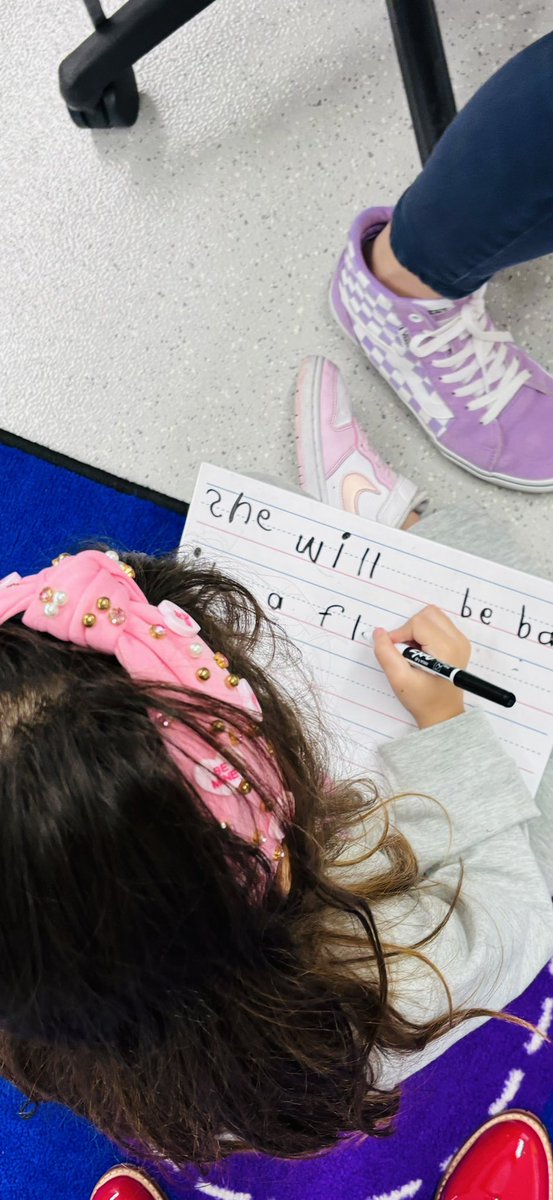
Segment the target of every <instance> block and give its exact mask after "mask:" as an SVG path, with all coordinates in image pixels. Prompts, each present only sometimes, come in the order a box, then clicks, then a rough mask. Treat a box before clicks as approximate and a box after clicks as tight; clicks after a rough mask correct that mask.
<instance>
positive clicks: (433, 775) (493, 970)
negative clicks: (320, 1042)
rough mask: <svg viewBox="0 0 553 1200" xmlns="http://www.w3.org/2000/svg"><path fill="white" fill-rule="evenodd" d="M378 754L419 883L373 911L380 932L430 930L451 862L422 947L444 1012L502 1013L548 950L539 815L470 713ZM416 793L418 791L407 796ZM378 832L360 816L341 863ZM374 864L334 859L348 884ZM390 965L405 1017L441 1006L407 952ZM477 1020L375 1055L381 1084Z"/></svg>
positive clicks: (426, 972)
mask: <svg viewBox="0 0 553 1200" xmlns="http://www.w3.org/2000/svg"><path fill="white" fill-rule="evenodd" d="M380 757H381V762H382V765H383V769H384V773H385V777H386V780H387V788H386V791H385V792H384V794H388V795H390V796H393V795H399V794H400V793H402V792H406V793H408V795H407V796H406V797H405V798H402V799H399V800H397V801H396V802H395V803H394V804H393V805H392V806H391V810H390V816H391V818H392V822H393V824H394V825H395V826H396V827H397V829H398V830H400V831H401V832H402V833H404V834H405V836H406V838H407V840H408V841H409V842H410V844H411V846H412V847H413V849H414V851H415V853H416V855H417V859H418V863H419V867H420V872H421V876H422V879H421V884H420V885H419V886H418V887H417V888H416V890H415V892H414V893H410V894H409V895H407V896H402V897H400V898H399V899H398V898H394V899H392V900H388V901H386V902H385V903H381V904H379V905H378V907H377V908H375V910H374V915H375V918H376V922H377V926H378V929H379V933H380V935H381V937H383V938H384V939H386V940H388V941H390V942H393V943H395V944H400V945H403V946H411V945H414V944H415V943H416V942H418V941H420V939H421V938H423V937H425V936H426V935H427V934H428V933H430V932H431V931H432V930H433V929H434V928H435V927H436V926H437V925H439V923H440V921H441V920H442V919H443V917H444V915H445V913H446V911H447V909H448V907H449V904H450V901H451V898H452V894H453V892H454V890H455V888H456V886H457V883H458V880H459V871H460V869H461V864H462V870H463V877H462V887H461V893H460V897H459V899H458V901H457V904H456V906H455V909H454V911H453V912H452V914H451V916H450V918H449V920H448V921H447V923H446V925H445V926H444V928H443V930H442V931H441V932H440V933H438V934H437V935H436V937H435V938H434V939H433V940H432V941H431V942H429V943H428V945H427V946H426V947H425V948H424V949H423V953H424V954H425V955H426V956H427V958H428V959H430V961H431V962H432V963H434V964H435V966H437V967H438V968H439V970H440V971H441V972H442V974H443V976H444V978H445V980H446V982H447V984H448V987H449V989H450V992H451V998H452V1002H453V1005H454V1007H466V1006H472V1007H485V1008H492V1009H502V1008H504V1007H505V1005H506V1004H509V1003H510V1001H512V1000H514V998H515V997H516V996H518V995H520V993H521V992H523V991H524V989H525V988H526V987H527V986H528V985H529V984H530V983H531V981H532V980H533V979H534V977H535V976H536V975H537V973H538V971H540V969H541V968H542V967H543V966H544V965H545V964H546V963H547V961H548V960H549V959H550V958H551V957H552V956H553V905H552V903H551V898H550V897H551V890H552V887H553V841H552V840H551V839H550V838H548V837H547V836H544V828H543V825H544V823H545V825H546V826H547V822H548V816H547V814H546V815H544V814H543V812H542V811H540V808H539V807H538V805H537V804H536V803H535V802H534V800H533V799H532V797H531V795H530V793H529V791H528V789H527V787H526V784H525V783H524V780H523V778H522V776H521V774H520V772H519V770H518V768H517V767H516V766H515V764H514V762H513V761H512V759H511V758H510V757H509V755H508V754H507V753H506V751H505V750H504V749H503V746H502V745H501V743H500V742H499V741H498V739H497V738H496V736H495V734H494V732H493V730H492V728H491V725H490V723H489V721H488V720H487V718H486V716H485V715H484V714H483V713H481V712H478V711H476V710H474V711H472V712H468V713H465V714H464V715H463V716H460V717H456V718H454V719H453V720H450V721H445V722H444V723H443V724H440V725H435V726H433V727H431V728H430V729H425V730H421V731H419V732H416V733H412V734H409V735H408V736H407V737H402V738H399V739H398V740H397V741H394V742H391V743H389V744H387V745H386V746H384V747H382V748H381V750H380ZM419 790H420V792H422V793H424V794H425V796H417V795H416V793H417V792H418V791H419ZM426 797H433V800H431V799H428V798H426ZM436 801H437V802H438V803H436ZM550 823H551V828H552V829H553V821H551V822H550ZM380 828H381V826H380V819H379V818H378V816H377V817H376V819H375V815H374V814H373V815H372V816H369V818H368V819H366V820H365V822H364V823H363V822H360V823H359V825H358V826H357V827H356V829H355V830H354V833H353V838H352V839H351V840H350V839H348V843H347V845H346V846H345V849H344V852H343V855H342V858H343V859H344V860H346V859H347V858H349V857H353V856H354V855H355V853H356V852H359V851H360V850H362V849H363V848H367V847H368V846H369V845H374V843H375V839H376V838H377V836H378V832H379V830H380ZM545 832H546V833H547V829H546V830H545ZM548 851H549V853H547V852H548ZM384 867H385V862H384V860H383V859H382V857H381V855H380V854H379V853H377V854H376V855H373V856H372V857H371V858H370V859H368V860H367V861H365V862H364V863H361V864H359V865H357V866H355V867H348V866H347V865H346V863H345V861H344V862H343V863H342V862H340V860H339V863H338V864H337V868H338V874H339V875H340V876H341V877H343V878H344V880H350V881H352V882H353V881H354V880H355V879H356V878H359V877H361V876H362V875H363V872H364V873H365V877H366V874H367V872H368V871H375V870H378V869H383V868H384ZM356 932H358V926H357V927H356ZM392 961H393V965H392V966H391V967H390V971H391V974H390V999H391V1000H392V1002H393V1003H395V1004H396V1005H397V1007H398V1009H399V1010H400V1011H401V1012H402V1013H403V1014H404V1015H405V1016H408V1017H409V1018H411V1019H413V1020H422V1019H424V1020H428V1019H431V1018H433V1017H437V1016H441V1015H443V1014H445V1013H447V997H446V994H445V992H444V988H443V985H442V984H441V983H440V981H439V979H438V978H437V976H436V975H435V973H434V972H433V971H432V970H431V969H430V968H429V967H428V966H425V965H424V964H422V963H421V962H420V961H418V960H417V959H413V958H409V957H407V956H401V957H399V958H397V959H395V960H392ZM481 1023H482V1020H474V1021H470V1022H469V1021H467V1022H465V1023H463V1024H462V1025H461V1026H460V1027H459V1028H457V1029H454V1030H452V1031H450V1032H448V1033H447V1034H445V1035H443V1036H442V1037H441V1038H439V1039H438V1040H437V1041H435V1042H432V1043H431V1044H430V1045H429V1046H427V1047H426V1048H425V1050H424V1051H422V1052H421V1053H418V1054H409V1055H398V1054H391V1055H388V1056H386V1057H384V1056H381V1059H380V1064H381V1074H380V1082H381V1083H382V1085H384V1086H392V1085H393V1084H395V1083H397V1082H399V1081H400V1080H402V1079H405V1078H407V1076H409V1075H412V1074H413V1073H414V1072H415V1071H418V1070H420V1069H421V1067H424V1066H426V1065H427V1063H429V1062H431V1061H432V1059H434V1058H437V1057H438V1056H439V1055H440V1054H442V1053H443V1052H444V1050H446V1049H447V1048H448V1047H449V1046H451V1045H452V1044H453V1043H454V1042H456V1041H457V1040H458V1039H459V1038H461V1037H464V1036H465V1035H466V1034H467V1033H469V1032H470V1030H472V1029H473V1028H474V1027H475V1026H476V1025H479V1024H481Z"/></svg>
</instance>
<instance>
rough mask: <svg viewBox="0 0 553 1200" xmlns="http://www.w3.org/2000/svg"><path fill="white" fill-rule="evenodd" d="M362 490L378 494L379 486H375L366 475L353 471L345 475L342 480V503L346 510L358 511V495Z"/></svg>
mask: <svg viewBox="0 0 553 1200" xmlns="http://www.w3.org/2000/svg"><path fill="white" fill-rule="evenodd" d="M363 492H372V493H373V495H375V496H379V495H380V488H378V487H375V485H374V483H371V481H370V479H367V476H366V475H359V474H358V473H356V472H354V473H353V474H352V475H346V476H345V478H344V479H343V480H342V504H343V506H344V508H345V509H346V512H352V513H359V497H360V496H361V495H362V493H363Z"/></svg>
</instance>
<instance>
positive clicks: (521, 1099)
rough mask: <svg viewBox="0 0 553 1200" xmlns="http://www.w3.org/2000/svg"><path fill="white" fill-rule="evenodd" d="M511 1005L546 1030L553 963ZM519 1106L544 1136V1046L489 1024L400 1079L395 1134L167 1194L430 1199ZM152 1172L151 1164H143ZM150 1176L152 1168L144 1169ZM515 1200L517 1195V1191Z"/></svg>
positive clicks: (552, 1110)
mask: <svg viewBox="0 0 553 1200" xmlns="http://www.w3.org/2000/svg"><path fill="white" fill-rule="evenodd" d="M511 1011H512V1012H513V1013H515V1014H516V1015H517V1016H521V1017H524V1018H525V1019H526V1020H529V1021H531V1022H532V1023H533V1024H535V1025H539V1026H540V1028H541V1029H543V1030H544V1031H545V1029H546V1028H549V1023H550V1021H551V1019H552V1015H553V962H552V963H551V964H550V965H549V966H548V967H545V968H544V970H543V971H542V972H541V974H540V975H538V977H537V979H535V980H534V982H533V984H532V985H531V986H530V987H529V988H528V990H527V991H526V992H525V993H524V995H523V996H521V997H520V998H519V999H518V1000H517V1001H516V1003H515V1004H513V1005H512V1008H511ZM506 1108H526V1109H529V1110H530V1111H532V1112H534V1113H537V1114H538V1115H539V1116H541V1118H542V1120H544V1121H545V1123H546V1124H547V1126H548V1128H549V1132H550V1134H551V1133H552V1132H553V1046H549V1045H547V1043H544V1042H543V1041H542V1039H541V1038H538V1037H536V1036H535V1035H532V1034H530V1033H528V1032H527V1031H526V1030H524V1029H520V1028H518V1027H517V1026H513V1025H508V1024H506V1023H505V1022H503V1021H489V1022H487V1024H486V1025H484V1026H482V1027H481V1028H480V1029H477V1030H476V1032H474V1033H471V1034H469V1035H468V1036H467V1037H465V1038H463V1039H462V1040H461V1041H460V1042H459V1043H458V1044H457V1045H456V1046H454V1047H453V1048H452V1049H450V1050H449V1051H448V1052H447V1053H446V1054H445V1055H443V1056H442V1058H439V1059H438V1060H437V1061H436V1062H434V1063H432V1064H431V1065H430V1066H429V1067H427V1068H426V1069H425V1070H424V1071H421V1072H419V1074H418V1075H415V1076H413V1078H412V1079H410V1080H408V1081H407V1083H406V1084H405V1085H404V1093H403V1105H402V1109H401V1113H400V1116H399V1120H398V1124H397V1133H396V1134H394V1135H393V1136H392V1137H390V1138H388V1139H386V1140H385V1141H366V1142H365V1143H364V1144H361V1145H358V1146H356V1147H352V1148H346V1147H343V1148H341V1149H339V1150H335V1151H332V1152H331V1153H330V1154H328V1155H325V1156H324V1158H320V1159H318V1160H312V1161H311V1162H291V1163H284V1162H278V1161H275V1160H271V1159H264V1158H260V1157H257V1156H253V1155H248V1156H239V1155H238V1156H236V1157H235V1158H233V1159H229V1160H228V1161H227V1163H226V1164H225V1165H224V1166H223V1167H221V1168H219V1169H217V1170H214V1171H213V1172H212V1173H211V1174H210V1175H209V1176H208V1178H207V1179H206V1180H200V1179H199V1178H196V1177H195V1178H194V1180H191V1179H190V1178H188V1179H187V1180H182V1179H181V1180H179V1177H178V1175H176V1174H175V1175H174V1177H173V1180H172V1183H171V1188H170V1195H171V1196H172V1197H174V1198H175V1200H177V1198H178V1200H197V1198H198V1195H199V1194H200V1195H202V1194H203V1195H205V1196H210V1197H214V1198H215V1200H311V1198H313V1197H324V1198H325V1200H326V1198H328V1200H331V1198H332V1200H411V1198H412V1197H416V1200H432V1198H433V1196H434V1194H435V1191H436V1187H437V1185H438V1182H439V1180H440V1177H441V1175H442V1173H443V1170H444V1169H445V1165H446V1164H447V1161H448V1160H449V1158H450V1157H451V1156H452V1155H453V1154H454V1153H455V1152H456V1151H457V1150H458V1148H459V1146H461V1145H462V1143H463V1142H464V1141H465V1139H466V1138H467V1137H468V1136H469V1134H471V1133H472V1132H474V1130H475V1129H477V1128H478V1126H479V1125H481V1124H482V1123H483V1122H484V1121H486V1120H488V1118H489V1117H490V1116H493V1115H495V1114H496V1113H498V1112H502V1111H504V1110H505V1109H506ZM150 1170H151V1167H150ZM152 1173H154V1172H152ZM521 1200H523V1198H522V1197H521Z"/></svg>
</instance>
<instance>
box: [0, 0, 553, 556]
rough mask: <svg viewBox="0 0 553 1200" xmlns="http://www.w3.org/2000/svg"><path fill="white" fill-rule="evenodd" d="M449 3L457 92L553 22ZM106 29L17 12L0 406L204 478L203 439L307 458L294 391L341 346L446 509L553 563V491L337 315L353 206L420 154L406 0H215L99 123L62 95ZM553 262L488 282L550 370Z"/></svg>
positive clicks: (364, 411) (149, 471) (510, 321)
mask: <svg viewBox="0 0 553 1200" xmlns="http://www.w3.org/2000/svg"><path fill="white" fill-rule="evenodd" d="M117 7H118V3H117V2H114V0H112V2H111V4H110V6H109V7H108V9H107V11H108V12H113V11H114V10H115V9H116V8H117ZM438 11H439V14H440V20H441V26H442V32H443V36H444V41H445V44H446V50H447V54H448V57H449V62H450V68H451V73H452V78H453V83H454V88H455V92H456V97H457V103H458V105H459V106H461V105H462V104H463V103H464V102H465V101H466V100H467V99H468V98H469V96H470V95H471V94H472V93H473V92H474V91H475V90H476V88H477V87H478V86H479V85H480V83H482V82H483V81H484V80H485V79H486V78H487V77H488V76H489V75H490V74H492V72H493V71H494V70H495V69H497V67H499V66H500V65H501V64H502V63H503V62H504V61H505V60H506V59H507V58H509V57H511V56H512V55H513V54H514V53H516V52H517V51H518V50H520V49H522V47H523V46H525V45H527V44H528V43H529V42H530V41H532V40H534V39H536V38H537V37H541V36H542V35H543V34H544V33H546V32H547V31H548V29H549V28H550V26H551V7H550V4H549V2H548V0H525V2H523V3H516V2H509V3H496V4H495V5H492V6H490V5H489V4H488V3H487V0H486V2H484V0H439V3H438ZM88 31H89V21H88V17H87V15H86V12H85V10H84V6H83V5H82V4H81V3H80V0H56V3H55V4H52V0H33V5H32V6H28V5H27V6H23V8H21V6H19V5H15V6H13V5H12V6H7V7H6V8H5V9H4V11H3V13H2V16H1V18H0V63H1V66H2V81H3V82H2V93H3V95H2V113H3V121H2V155H1V164H2V165H1V172H2V186H1V188H0V225H1V228H2V243H3V260H4V262H3V271H2V275H1V284H0V427H2V428H4V429H8V430H11V431H12V432H14V433H17V434H19V435H21V436H22V437H25V438H28V439H31V440H33V441H38V442H41V443H43V444H45V445H47V446H50V447H52V448H54V449H55V450H58V451H61V452H63V453H65V454H68V455H71V456H73V457H75V458H77V459H81V460H84V461H85V462H88V463H92V464H94V465H96V466H98V467H101V468H103V469H105V470H107V471H110V472H114V473H116V474H118V475H123V476H125V477H127V478H130V479H132V480H135V481H137V482H139V483H141V484H145V485H147V486H149V487H152V488H155V489H159V490H161V491H163V492H167V493H169V494H171V495H174V496H177V497H179V498H181V499H185V500H186V499H189V498H190V495H191V489H192V483H193V479H194V475H195V471H196V467H197V465H198V463H199V461H200V460H201V459H207V460H212V461H215V462H220V463H224V464H225V465H227V466H230V467H236V468H238V469H245V470H256V469H257V470H263V471H266V472H270V473H271V474H273V475H280V476H282V478H283V479H284V480H290V481H292V480H294V479H295V459H294V438H293V429H292V420H291V406H290V389H291V386H292V383H293V380H294V375H295V372H296V369H297V367H298V364H299V362H300V360H301V358H302V357H303V356H304V355H305V354H310V353H325V354H327V355H329V356H330V357H331V358H333V359H335V361H336V362H337V363H338V364H339V365H340V366H341V368H342V369H343V370H344V372H345V375H346V377H347V380H348V382H349V384H350V386H351V388H352V391H353V394H354V396H355V400H356V402H357V405H358V409H359V412H360V414H361V415H362V418H363V420H364V423H365V425H366V428H367V430H368V431H369V433H370V435H371V436H372V437H373V439H374V441H375V442H376V444H377V445H378V447H379V448H380V450H381V451H382V452H383V453H384V454H385V455H387V456H388V457H389V459H390V460H391V461H392V462H393V463H394V464H395V465H396V466H397V467H398V468H399V469H400V470H401V471H403V472H404V473H406V474H411V475H412V476H413V477H415V478H416V479H417V480H418V482H419V483H420V484H425V485H426V486H427V487H428V489H429V490H430V492H431V494H432V496H433V498H434V500H435V503H436V506H439V505H441V504H443V503H446V502H447V503H454V504H456V503H460V502H463V501H467V500H470V501H473V502H475V503H477V504H485V505H487V506H489V508H490V510H491V511H492V512H493V513H494V514H495V515H499V514H505V516H507V517H508V518H509V519H510V520H511V521H512V522H514V523H516V525H517V526H518V528H519V532H520V533H521V534H522V536H523V537H524V538H525V539H526V541H527V542H528V544H529V546H530V547H531V549H533V550H534V551H535V552H536V554H537V555H539V558H540V561H541V563H542V564H543V568H544V569H548V570H549V571H551V570H553V539H552V538H551V536H550V524H549V523H550V520H551V515H552V511H553V507H552V506H553V497H552V496H542V497H535V498H531V497H528V496H525V495H523V494H521V493H514V492H506V491H504V490H499V489H497V488H494V487H491V486H489V485H486V484H483V483H479V482H478V481H477V480H475V479H473V478H472V477H471V476H469V475H468V474H466V473H464V472H462V471H460V470H459V469H457V468H456V467H454V466H453V465H452V464H450V463H448V462H447V461H446V460H445V459H443V458H442V457H440V456H439V455H438V454H437V452H436V451H435V450H434V449H433V448H432V447H431V445H430V444H429V443H428V442H427V441H426V439H425V436H424V434H423V432H422V430H421V429H420V428H419V426H418V425H417V423H416V422H415V420H414V419H413V418H412V417H410V416H409V414H408V413H407V412H406V411H404V409H403V408H402V407H401V405H400V402H399V401H397V400H396V398H395V397H394V395H393V393H392V392H391V391H390V390H389V389H388V387H387V386H386V384H385V383H384V382H383V381H382V380H381V379H380V378H379V377H378V376H377V375H376V374H375V373H374V372H373V371H372V370H371V368H370V367H369V366H368V364H367V363H366V362H365V361H364V359H363V358H362V357H361V355H360V353H359V352H358V351H357V350H356V349H355V347H354V346H352V345H351V344H350V343H349V342H348V341H347V340H346V339H345V338H344V337H343V336H342V335H341V334H340V332H339V330H338V329H337V328H336V327H335V325H334V324H333V321H332V319H331V317H330V315H329V311H328V307H327V299H326V296H327V287H328V282H329V277H330V274H331V271H332V269H333V266H334V263H335V260H336V258H337V255H338V254H339V252H340V250H341V248H342V244H343V241H344V236H345V234H346V232H347V229H348V226H349V224H350V221H351V220H352V218H353V217H354V216H355V214H356V213H357V212H358V210H360V209H361V208H362V207H366V206H368V205H370V204H373V203H379V202H390V203H393V202H394V200H395V199H397V198H398V196H399V195H400V194H401V192H402V191H403V189H404V188H405V187H406V186H407V185H408V184H409V182H410V180H411V179H412V177H413V176H414V174H415V173H416V172H417V171H418V170H419V160H418V155H417V150H416V145H415V140H414V137H413V133H412V130H411V127H410V120H409V115H408V111H407V105H406V101H405V97H404V93H403V87H402V83H401V79H400V75H399V69H398V66H397V61H396V57H395V53H394V50H393V45H392V40H391V34H390V29H389V24H388V19H387V14H386V6H385V3H384V0H341V3H340V4H338V5H337V4H335V3H328V2H326V0H279V2H278V3H275V0H217V2H216V3H215V4H214V5H212V7H211V8H209V9H208V10H207V11H205V12H204V13H203V14H201V15H200V16H199V17H198V18H196V19H195V21H194V22H193V23H192V24H189V25H187V26H186V27H184V28H183V29H182V30H181V31H180V32H178V33H177V34H176V35H174V36H173V38H171V39H170V40H169V41H167V42H166V43H165V44H164V45H162V46H161V47H159V48H158V49H157V50H155V51H154V52H153V53H151V54H150V55H148V56H147V58H145V59H144V60H143V61H142V62H141V63H139V64H138V67H137V77H138V81H139V86H140V90H141V92H143V93H144V98H143V102H142V111H141V115H140V118H139V121H138V123H137V125H136V126H135V127H134V128H133V129H131V130H124V131H118V132H95V133H90V132H88V131H84V130H79V129H77V128H76V127H75V126H74V125H73V124H72V123H71V121H70V120H69V117H68V115H67V113H66V110H65V108H64V105H63V103H62V102H61V99H60V98H59V95H58V91H57V67H58V63H59V61H60V60H61V59H62V58H63V57H65V55H67V54H68V53H69V52H70V51H71V50H73V49H74V48H75V47H76V45H77V44H78V43H79V42H80V41H81V40H82V39H83V38H84V37H85V36H86V35H87V33H88ZM552 277H553V261H552V259H551V257H548V258H547V259H542V260H540V261H538V262H535V263H533V264H530V265H527V266H524V267H523V268H520V269H517V270H514V271H513V272H512V273H508V274H505V275H503V276H501V277H499V278H498V279H497V281H495V282H494V284H493V286H492V289H491V295H490V305H491V308H492V311H493V313H494V315H495V317H496V319H497V320H498V321H499V322H503V323H505V324H506V325H508V326H509V327H510V328H511V329H512V331H513V333H514V334H515V336H516V338H517V340H519V341H520V342H521V343H523V344H524V345H525V346H526V347H527V348H528V349H529V350H530V352H531V353H533V354H534V356H535V357H537V358H538V359H540V360H541V361H542V362H543V363H544V365H545V366H546V367H548V368H549V369H553V330H552V322H551V297H552V295H553V284H552Z"/></svg>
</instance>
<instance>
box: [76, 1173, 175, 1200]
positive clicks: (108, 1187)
mask: <svg viewBox="0 0 553 1200" xmlns="http://www.w3.org/2000/svg"><path fill="white" fill-rule="evenodd" d="M90 1200H167V1197H166V1196H165V1192H162V1191H161V1189H160V1188H159V1187H158V1185H157V1183H154V1181H153V1179H150V1176H149V1175H145V1174H144V1172H143V1171H140V1170H139V1169H138V1167H127V1166H125V1165H124V1164H121V1165H120V1166H117V1167H112V1168H111V1171H107V1172H106V1174H105V1175H102V1178H101V1179H99V1180H98V1183H97V1184H96V1187H95V1188H94V1191H93V1193H92V1195H91V1197H90Z"/></svg>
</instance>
